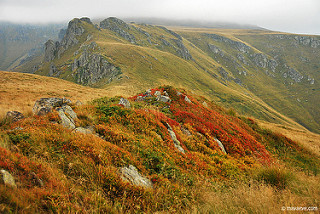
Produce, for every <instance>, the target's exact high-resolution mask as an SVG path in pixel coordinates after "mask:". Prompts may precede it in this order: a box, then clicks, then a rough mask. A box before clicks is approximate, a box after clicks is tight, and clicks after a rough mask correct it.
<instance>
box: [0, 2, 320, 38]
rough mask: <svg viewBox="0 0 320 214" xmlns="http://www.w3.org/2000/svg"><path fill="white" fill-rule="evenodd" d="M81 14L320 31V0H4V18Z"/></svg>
mask: <svg viewBox="0 0 320 214" xmlns="http://www.w3.org/2000/svg"><path fill="white" fill-rule="evenodd" d="M81 16H89V17H91V18H97V17H109V16H118V17H133V16H137V17H154V18H168V19H189V20H204V21H213V22H216V21H227V22H237V23H244V24H253V25H259V26H261V27H266V28H269V29H272V30H280V31H289V32H297V33H313V34H316V33H317V34H320V1H319V0H219V1H217V0H161V1H160V0H89V1H88V0H0V20H6V21H15V22H21V21H23V22H54V21H67V20H70V19H72V18H74V17H81Z"/></svg>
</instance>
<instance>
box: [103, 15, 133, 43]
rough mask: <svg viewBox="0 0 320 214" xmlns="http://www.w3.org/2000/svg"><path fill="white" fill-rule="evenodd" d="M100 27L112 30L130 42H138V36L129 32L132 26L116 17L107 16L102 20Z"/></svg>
mask: <svg viewBox="0 0 320 214" xmlns="http://www.w3.org/2000/svg"><path fill="white" fill-rule="evenodd" d="M100 28H102V29H108V30H111V31H113V32H115V33H117V34H118V35H119V36H121V37H122V38H124V39H126V40H128V41H129V42H131V43H133V44H135V43H136V38H135V37H134V36H133V35H132V34H130V33H129V32H128V31H129V30H130V29H131V27H130V26H129V25H128V24H127V23H125V22H124V21H122V20H120V19H117V18H115V17H110V18H107V19H105V20H103V21H102V22H100Z"/></svg>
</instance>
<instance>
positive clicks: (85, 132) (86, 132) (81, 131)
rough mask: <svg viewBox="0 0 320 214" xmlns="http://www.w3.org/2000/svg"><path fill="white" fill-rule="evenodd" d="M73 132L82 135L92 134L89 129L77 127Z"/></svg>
mask: <svg viewBox="0 0 320 214" xmlns="http://www.w3.org/2000/svg"><path fill="white" fill-rule="evenodd" d="M74 132H78V133H82V134H92V133H93V130H92V129H90V127H89V128H83V127H77V128H75V130H74Z"/></svg>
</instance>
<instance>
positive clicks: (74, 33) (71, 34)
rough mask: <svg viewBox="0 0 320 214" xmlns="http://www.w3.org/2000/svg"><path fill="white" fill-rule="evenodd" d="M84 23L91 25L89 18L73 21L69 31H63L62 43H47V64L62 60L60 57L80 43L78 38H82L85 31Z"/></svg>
mask: <svg viewBox="0 0 320 214" xmlns="http://www.w3.org/2000/svg"><path fill="white" fill-rule="evenodd" d="M82 21H84V22H88V23H91V21H90V19H89V18H82V19H77V18H76V19H73V20H71V21H70V22H69V24H68V28H67V30H66V31H65V32H64V31H63V30H62V31H61V35H60V37H62V34H64V35H63V38H62V39H61V42H54V41H52V40H48V41H47V42H46V43H45V57H44V61H45V62H50V61H52V60H54V59H55V58H60V55H61V54H62V53H64V52H65V51H66V50H67V49H68V48H70V47H72V46H74V45H76V44H78V43H79V40H78V39H77V37H78V36H81V35H82V34H83V33H84V31H85V30H84V28H83V26H82V24H81V23H82Z"/></svg>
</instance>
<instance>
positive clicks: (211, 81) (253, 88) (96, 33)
mask: <svg viewBox="0 0 320 214" xmlns="http://www.w3.org/2000/svg"><path fill="white" fill-rule="evenodd" d="M82 25H83V26H84V28H85V29H86V31H85V33H84V34H83V36H81V38H79V39H80V42H79V44H78V45H76V46H74V47H72V48H71V49H69V50H68V51H66V52H65V53H64V54H63V56H62V57H61V58H60V59H55V60H54V61H53V62H54V63H55V65H56V66H57V67H58V69H59V70H62V71H63V72H62V74H61V76H60V77H61V78H63V79H66V80H69V81H75V80H74V77H73V76H72V71H71V63H72V62H73V60H74V58H75V56H74V52H75V51H77V50H79V48H80V45H81V44H82V43H84V44H90V43H91V42H93V41H94V42H96V43H97V44H98V45H99V47H100V49H96V50H95V51H94V52H97V53H100V54H101V55H104V56H105V57H106V58H107V59H108V60H109V61H110V62H112V63H113V64H115V65H116V66H118V67H119V68H121V71H122V73H123V75H122V78H121V79H118V80H116V81H113V82H112V83H111V84H105V80H103V81H101V82H100V83H98V84H96V85H94V86H95V87H103V88H107V89H108V90H114V89H113V88H114V87H116V91H119V90H121V91H122V92H124V95H125V94H126V92H127V91H128V92H129V93H128V94H130V93H131V94H132V92H133V93H137V92H139V91H142V90H145V89H147V88H152V87H156V86H158V85H162V84H168V85H174V86H176V87H183V88H187V89H188V90H190V91H193V92H194V93H196V94H201V95H203V96H206V97H208V98H210V99H211V100H214V101H216V102H217V103H220V104H222V105H223V106H225V107H228V108H230V107H233V108H235V109H237V111H238V112H239V113H241V114H246V115H251V116H254V117H257V118H260V119H263V120H266V121H269V122H277V123H282V124H291V125H293V124H295V122H299V123H300V124H302V125H304V126H305V127H307V128H309V129H311V130H313V131H317V130H318V128H319V124H318V121H319V119H318V117H319V115H320V114H319V113H318V109H317V106H318V104H319V99H318V96H316V94H317V93H318V89H317V88H315V89H314V90H313V89H312V90H309V89H310V85H308V84H306V83H303V84H302V83H301V84H300V83H299V84H294V85H290V86H288V84H286V85H285V84H283V80H282V79H281V78H280V79H279V77H278V76H277V77H276V78H272V77H269V76H268V75H266V74H265V72H264V71H263V70H262V69H258V68H256V67H255V66H253V65H252V64H251V65H247V66H246V65H245V66H244V69H245V70H246V71H247V73H248V75H247V76H246V77H245V78H244V77H243V76H241V75H239V74H237V72H235V71H232V67H233V65H232V63H231V64H230V60H225V59H219V58H214V55H213V54H212V53H211V52H210V50H209V49H208V43H210V44H215V45H218V46H219V47H220V48H222V49H223V51H225V52H227V53H228V54H229V55H230V56H232V57H233V58H236V54H237V53H238V52H236V51H235V50H234V49H232V48H230V47H229V46H227V45H225V44H222V43H217V42H214V41H212V40H210V39H208V38H205V37H204V36H203V35H202V34H203V33H218V34H221V35H223V36H225V37H227V38H230V39H233V40H235V41H241V42H243V43H245V44H247V45H248V46H250V47H252V50H253V51H254V52H255V53H264V54H268V55H270V56H272V53H271V50H270V49H268V48H266V46H267V45H265V43H264V40H266V39H265V37H266V36H267V35H268V34H274V32H273V33H272V32H269V31H259V30H221V29H195V28H172V30H174V31H176V32H178V33H179V34H181V35H182V36H183V37H184V39H183V43H184V45H185V46H186V47H187V48H188V49H189V51H190V53H191V55H192V57H193V59H194V60H184V59H182V58H181V57H178V56H177V54H176V52H175V50H174V49H173V48H172V47H169V46H165V45H162V42H161V40H160V39H159V38H164V39H166V40H167V41H168V42H171V43H172V39H176V38H175V37H174V36H173V35H172V34H170V33H169V32H167V31H165V30H164V29H162V28H159V27H156V26H150V25H137V24H134V26H136V27H138V28H140V29H142V30H144V31H146V32H148V33H149V34H151V35H152V36H151V40H152V44H150V43H148V42H147V41H146V38H145V37H143V35H142V34H141V33H139V31H137V30H132V29H131V30H129V32H130V33H131V34H133V35H134V36H135V37H136V41H137V45H133V44H131V43H130V42H128V41H126V40H125V39H123V38H121V37H119V36H117V35H116V33H114V32H111V31H109V30H105V29H101V30H98V29H96V28H95V27H93V26H92V25H90V24H88V23H82ZM89 34H91V35H93V38H92V39H91V40H90V41H86V38H87V35H89ZM268 43H271V44H272V45H277V44H278V46H277V47H276V50H281V49H283V48H284V47H287V45H286V44H285V42H284V41H277V42H276V43H275V42H274V41H273V43H272V41H268ZM293 50H294V49H293V48H292V47H290V48H288V50H287V49H286V52H285V53H282V54H287V53H290V52H292V54H291V55H290V54H289V57H287V58H286V59H285V60H286V61H288V63H290V64H289V65H290V66H293V67H294V68H296V67H295V66H294V65H296V63H293V62H295V61H297V60H294V59H295V58H294V57H295V56H297V53H295V52H294V51H293ZM303 51H304V52H306V53H308V54H307V57H310V59H311V60H313V61H314V59H315V58H314V57H312V56H311V55H312V54H311V55H310V54H309V53H311V51H312V50H309V49H306V48H305V49H303ZM80 52H81V51H80ZM309 55H310V56H309ZM76 57H77V56H76ZM38 61H39V60H38ZM291 63H293V64H291ZM300 64H301V63H300ZM304 64H306V63H304ZM49 66H50V63H45V64H44V65H43V66H42V68H41V70H42V71H41V72H40V74H42V75H47V74H48V71H49ZM27 67H30V65H27ZM27 67H20V68H19V71H20V72H21V71H22V72H23V70H24V69H28V68H27ZM220 67H224V68H225V69H226V70H227V71H228V72H229V75H230V77H233V78H240V79H241V80H242V82H243V83H244V87H241V86H239V85H238V84H236V83H234V82H233V81H228V82H224V81H223V80H222V79H221V75H220V74H219V72H218V70H219V68H220ZM297 69H304V70H307V69H306V68H305V67H297ZM230 71H231V72H230ZM299 71H300V70H299ZM314 78H315V79H319V78H320V77H318V76H316V75H314ZM316 84H317V81H316ZM315 87H317V86H316V85H315ZM304 88H309V89H308V90H304ZM297 98H299V99H300V100H303V101H302V102H298V101H297ZM306 100H309V101H306ZM310 100H312V102H310ZM270 107H271V108H270ZM273 109H275V110H276V111H278V112H280V113H281V114H282V115H285V116H286V117H284V116H282V115H280V114H279V113H277V112H276V111H275V110H273ZM302 115H303V116H302ZM287 117H289V118H291V119H294V120H295V122H293V121H292V120H290V119H288V118H287Z"/></svg>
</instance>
